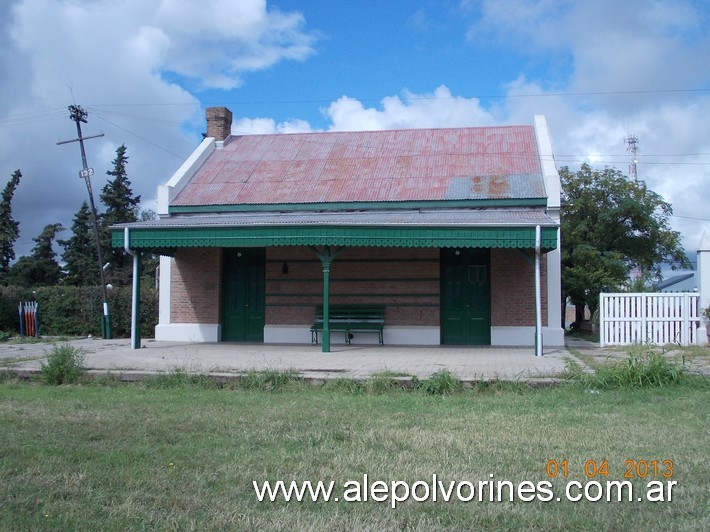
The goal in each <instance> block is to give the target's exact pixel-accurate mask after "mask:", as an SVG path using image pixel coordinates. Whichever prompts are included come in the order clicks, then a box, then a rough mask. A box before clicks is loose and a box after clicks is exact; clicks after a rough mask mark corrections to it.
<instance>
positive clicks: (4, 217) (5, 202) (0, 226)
mask: <svg viewBox="0 0 710 532" xmlns="http://www.w3.org/2000/svg"><path fill="white" fill-rule="evenodd" d="M21 177H22V173H21V172H20V171H19V170H15V171H14V172H13V173H12V177H10V181H8V183H7V185H5V189H4V190H3V191H2V197H1V198H0V281H4V279H5V277H6V276H7V273H8V271H9V269H10V263H11V262H12V261H13V260H14V259H15V249H14V245H15V241H16V240H17V237H18V236H19V235H20V223H19V222H16V221H15V220H13V219H12V196H13V195H14V193H15V189H16V188H17V185H19V184H20V178H21Z"/></svg>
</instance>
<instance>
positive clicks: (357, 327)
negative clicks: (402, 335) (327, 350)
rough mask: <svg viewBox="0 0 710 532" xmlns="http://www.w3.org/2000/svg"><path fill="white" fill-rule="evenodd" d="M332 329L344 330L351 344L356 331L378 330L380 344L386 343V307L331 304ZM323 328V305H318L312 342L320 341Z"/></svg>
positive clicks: (312, 329)
mask: <svg viewBox="0 0 710 532" xmlns="http://www.w3.org/2000/svg"><path fill="white" fill-rule="evenodd" d="M329 313H330V320H329V322H330V330H331V331H343V332H344V333H345V343H346V344H349V343H350V340H351V339H352V335H353V332H354V331H367V332H376V333H377V334H378V339H379V343H380V345H382V344H383V343H384V340H383V337H382V336H383V335H382V330H383V329H384V327H385V307H381V306H372V305H330V308H329ZM322 330H323V305H317V306H316V314H315V319H314V320H313V325H311V343H313V344H317V343H318V331H322Z"/></svg>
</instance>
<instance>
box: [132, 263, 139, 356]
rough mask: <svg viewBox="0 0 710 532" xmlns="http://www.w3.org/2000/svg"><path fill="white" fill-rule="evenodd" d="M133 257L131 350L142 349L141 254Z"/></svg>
mask: <svg viewBox="0 0 710 532" xmlns="http://www.w3.org/2000/svg"><path fill="white" fill-rule="evenodd" d="M134 253H135V255H133V296H132V308H131V349H140V348H141V318H140V314H141V252H140V251H134Z"/></svg>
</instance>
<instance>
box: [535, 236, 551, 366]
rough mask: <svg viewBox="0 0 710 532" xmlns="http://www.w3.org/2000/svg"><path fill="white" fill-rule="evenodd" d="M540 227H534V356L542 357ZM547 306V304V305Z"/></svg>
mask: <svg viewBox="0 0 710 532" xmlns="http://www.w3.org/2000/svg"><path fill="white" fill-rule="evenodd" d="M541 246H542V237H541V229H540V226H539V225H537V226H535V356H537V357H541V356H542V293H541V288H540V248H541ZM548 304H549V303H548Z"/></svg>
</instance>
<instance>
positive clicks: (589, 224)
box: [560, 164, 689, 321]
mask: <svg viewBox="0 0 710 532" xmlns="http://www.w3.org/2000/svg"><path fill="white" fill-rule="evenodd" d="M560 178H561V181H562V211H561V232H562V295H563V302H562V304H563V305H564V304H565V301H567V298H569V299H570V300H571V302H572V304H573V305H575V307H576V320H577V321H581V320H582V318H583V312H584V306H585V305H586V306H588V307H589V309H590V311H591V312H592V313H593V312H594V311H595V310H596V308H597V306H598V305H599V293H600V292H608V291H614V290H620V289H621V288H622V287H623V286H625V285H626V284H627V282H628V279H629V273H630V272H631V270H632V269H634V268H638V269H639V270H640V272H642V275H644V276H645V278H657V279H658V278H660V275H661V265H662V264H663V263H666V264H670V265H671V267H672V268H676V267H688V266H689V262H688V258H687V257H686V256H685V252H684V251H683V248H682V246H681V236H680V233H678V232H677V231H673V230H672V229H671V227H670V221H669V218H670V216H671V215H672V214H673V209H672V208H671V205H670V204H669V203H667V202H666V201H664V200H663V198H662V197H661V196H659V195H658V194H656V193H655V192H653V191H652V190H649V189H648V188H647V187H646V184H645V183H644V182H643V181H632V180H629V179H628V178H627V177H626V176H624V175H623V174H622V173H621V172H619V171H618V170H616V169H614V168H605V169H604V170H594V169H592V168H591V167H590V166H589V165H588V164H583V165H582V167H581V169H580V170H578V171H577V172H572V171H570V170H569V168H567V167H566V166H565V167H562V168H561V169H560ZM563 315H564V313H563Z"/></svg>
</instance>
